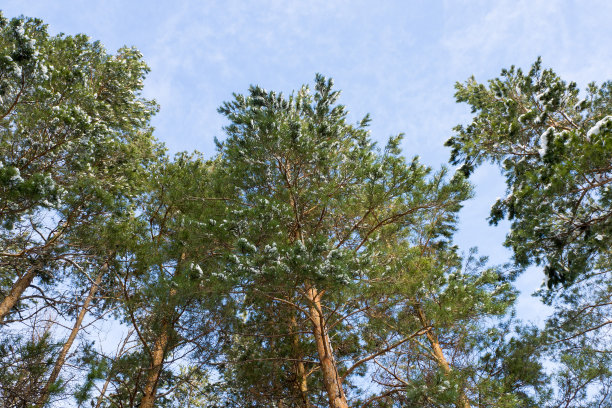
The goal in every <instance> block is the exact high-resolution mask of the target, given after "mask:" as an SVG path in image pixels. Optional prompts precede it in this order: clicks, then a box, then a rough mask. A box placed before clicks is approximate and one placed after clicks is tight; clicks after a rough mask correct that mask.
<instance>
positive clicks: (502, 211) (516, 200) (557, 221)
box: [447, 59, 612, 406]
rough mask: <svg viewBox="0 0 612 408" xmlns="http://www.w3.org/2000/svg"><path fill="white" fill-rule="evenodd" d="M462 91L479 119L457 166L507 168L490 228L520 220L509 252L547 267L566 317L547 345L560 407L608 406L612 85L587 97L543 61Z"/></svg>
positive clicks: (555, 323) (457, 142)
mask: <svg viewBox="0 0 612 408" xmlns="http://www.w3.org/2000/svg"><path fill="white" fill-rule="evenodd" d="M456 87H457V93H456V98H457V101H458V102H466V103H468V104H469V105H470V106H471V108H472V113H473V114H474V118H473V120H472V123H471V124H469V125H468V126H465V127H464V126H457V127H456V128H455V131H456V135H455V136H453V137H451V138H450V139H449V140H448V142H447V145H448V146H450V147H451V148H452V155H451V162H452V163H454V164H461V165H462V167H461V170H462V171H463V172H464V173H466V174H469V173H470V172H471V171H472V170H473V168H474V167H475V166H478V165H480V164H482V163H484V162H491V163H494V164H497V165H499V167H500V168H501V171H502V174H503V175H504V177H505V179H506V184H507V187H508V190H507V191H508V195H507V197H506V198H504V199H500V200H498V201H497V202H496V203H495V204H494V205H493V207H492V209H491V217H490V221H491V223H494V224H496V223H497V222H499V221H500V220H502V219H503V218H508V219H509V220H510V221H511V222H512V223H511V229H510V232H509V233H508V235H507V238H506V245H507V246H509V247H511V248H512V249H513V251H514V260H515V262H516V263H517V264H518V265H520V266H523V267H526V266H527V265H530V264H536V265H544V272H545V273H546V276H547V285H546V287H545V288H543V289H542V291H541V292H540V294H541V295H542V299H543V300H544V301H545V302H547V303H549V304H553V306H554V307H555V309H556V311H555V313H554V315H553V316H552V317H551V318H550V319H549V320H548V321H547V323H546V328H545V330H544V332H543V333H542V336H541V339H540V342H541V347H543V348H544V349H546V350H547V353H548V355H549V357H550V358H551V359H553V360H555V361H556V362H557V363H558V365H557V368H559V371H558V373H557V374H558V375H557V377H556V379H557V384H558V390H559V391H560V393H559V395H557V399H556V401H557V402H556V403H555V404H557V405H553V406H572V405H573V404H575V403H576V401H583V402H584V404H587V402H586V401H588V400H589V397H593V399H594V400H593V401H592V404H595V405H597V404H604V405H606V404H607V403H609V397H608V390H609V388H610V365H609V359H608V357H607V356H608V354H609V352H610V350H611V349H610V346H611V344H610V339H611V338H612V337H611V336H610V327H611V326H610V323H612V320H611V319H610V316H611V312H612V310H611V309H610V300H609V298H610V293H611V286H610V284H611V279H610V278H611V275H610V274H611V272H612V269H611V267H610V266H611V259H612V258H611V252H610V237H611V232H612V205H611V200H612V190H611V189H610V186H611V183H612V83H611V82H605V83H603V84H602V85H601V86H596V85H595V84H594V83H592V84H589V85H588V87H587V89H586V92H585V93H584V94H583V95H582V96H583V97H582V98H580V92H579V90H578V88H577V86H576V84H575V83H573V82H570V83H566V82H565V81H563V80H562V79H561V78H559V77H558V76H557V75H556V74H555V73H554V72H553V71H552V70H550V69H544V70H543V69H542V67H541V61H540V60H539V59H538V60H537V61H536V63H535V64H534V65H533V66H532V67H531V69H530V70H529V72H528V73H523V71H522V70H520V69H515V68H514V67H512V68H510V69H508V70H502V74H501V77H500V78H496V79H493V80H490V81H489V82H488V84H487V85H484V84H480V83H477V82H476V81H475V80H474V79H473V78H472V79H470V80H468V81H467V82H466V83H465V84H457V86H456ZM585 406H586V405H585ZM589 406H590V405H589Z"/></svg>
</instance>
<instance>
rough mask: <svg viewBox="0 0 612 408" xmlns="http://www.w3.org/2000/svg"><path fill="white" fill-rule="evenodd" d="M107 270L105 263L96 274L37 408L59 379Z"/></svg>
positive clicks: (41, 404) (47, 396) (42, 403)
mask: <svg viewBox="0 0 612 408" xmlns="http://www.w3.org/2000/svg"><path fill="white" fill-rule="evenodd" d="M107 269H108V263H105V264H104V266H103V267H102V269H101V270H100V272H99V273H98V277H97V278H96V281H95V282H94V283H93V284H92V285H91V288H90V289H89V293H88V294H87V298H85V302H84V303H83V306H82V307H81V311H80V312H79V315H78V316H77V319H76V321H75V322H74V326H73V327H72V331H71V332H70V336H68V340H66V343H64V346H63V347H62V350H61V351H60V354H59V356H58V357H57V360H55V366H53V371H51V375H49V378H48V379H47V382H46V383H45V386H44V388H43V389H42V391H41V395H40V399H39V400H38V406H41V407H42V406H43V405H44V404H45V402H47V399H48V398H49V389H50V388H51V386H52V385H53V384H54V383H55V381H57V378H58V377H59V374H60V371H61V370H62V367H63V366H64V363H65V362H66V356H67V355H68V352H69V351H70V348H71V347H72V343H74V340H75V339H76V336H77V334H78V333H79V330H81V324H82V323H83V319H85V315H86V314H87V312H88V311H89V305H90V304H91V301H92V300H93V298H94V296H95V295H96V292H98V289H99V287H100V283H101V282H102V276H103V275H104V272H105V271H106V270H107Z"/></svg>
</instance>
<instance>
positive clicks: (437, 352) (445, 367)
mask: <svg viewBox="0 0 612 408" xmlns="http://www.w3.org/2000/svg"><path fill="white" fill-rule="evenodd" d="M415 305H416V306H415V307H416V310H417V315H418V318H419V320H420V322H421V324H422V325H423V327H426V326H429V321H428V320H427V318H426V316H425V312H423V309H421V307H420V305H418V303H416V302H415ZM426 336H427V340H429V344H430V345H431V350H432V352H433V355H434V357H435V358H436V361H437V362H438V365H439V366H440V368H442V371H444V374H445V375H450V373H451V371H452V369H451V367H450V364H448V361H447V360H446V357H444V352H443V351H442V347H440V341H439V340H438V336H436V334H435V333H434V331H433V329H431V330H428V331H427V333H426ZM456 405H457V408H471V405H470V401H469V400H468V398H467V396H466V395H465V391H464V390H463V389H462V390H461V391H460V392H459V400H458V401H457V403H456Z"/></svg>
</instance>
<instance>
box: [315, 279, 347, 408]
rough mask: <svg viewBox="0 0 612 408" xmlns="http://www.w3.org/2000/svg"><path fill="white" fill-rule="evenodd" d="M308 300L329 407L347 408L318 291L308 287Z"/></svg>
mask: <svg viewBox="0 0 612 408" xmlns="http://www.w3.org/2000/svg"><path fill="white" fill-rule="evenodd" d="M307 293H308V300H309V301H310V303H311V305H310V310H309V312H310V319H311V320H312V326H313V335H314V338H315V342H316V345H317V352H318V354H319V361H320V363H321V372H322V374H323V384H324V385H325V390H326V391H327V395H328V397H329V406H330V408H348V403H347V401H346V396H345V395H344V390H343V389H342V381H341V379H340V376H339V375H338V366H337V365H336V361H335V359H334V354H333V350H332V347H331V341H330V339H329V335H328V334H327V327H326V324H325V319H324V318H323V312H322V309H321V301H320V299H319V293H318V292H317V290H316V289H314V288H310V289H308V292H307Z"/></svg>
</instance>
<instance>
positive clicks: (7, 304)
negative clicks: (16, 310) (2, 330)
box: [0, 265, 37, 323]
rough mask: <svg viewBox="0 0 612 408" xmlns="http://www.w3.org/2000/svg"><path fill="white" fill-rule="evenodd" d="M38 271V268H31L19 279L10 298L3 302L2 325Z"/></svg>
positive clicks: (1, 309) (0, 318)
mask: <svg viewBox="0 0 612 408" xmlns="http://www.w3.org/2000/svg"><path fill="white" fill-rule="evenodd" d="M36 269H37V268H36V266H34V265H33V266H31V267H30V268H29V269H28V271H27V272H26V273H25V275H23V276H22V277H20V278H19V279H17V282H15V284H14V285H13V287H12V288H11V291H10V293H9V294H8V296H7V297H5V298H4V300H2V303H0V323H2V322H3V321H4V318H5V317H6V316H7V315H8V314H9V313H10V311H11V309H12V308H13V307H15V305H16V304H17V302H18V301H19V299H20V298H21V295H22V294H23V292H25V290H26V289H27V288H29V287H30V285H31V284H32V281H33V280H34V278H35V277H36Z"/></svg>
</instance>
